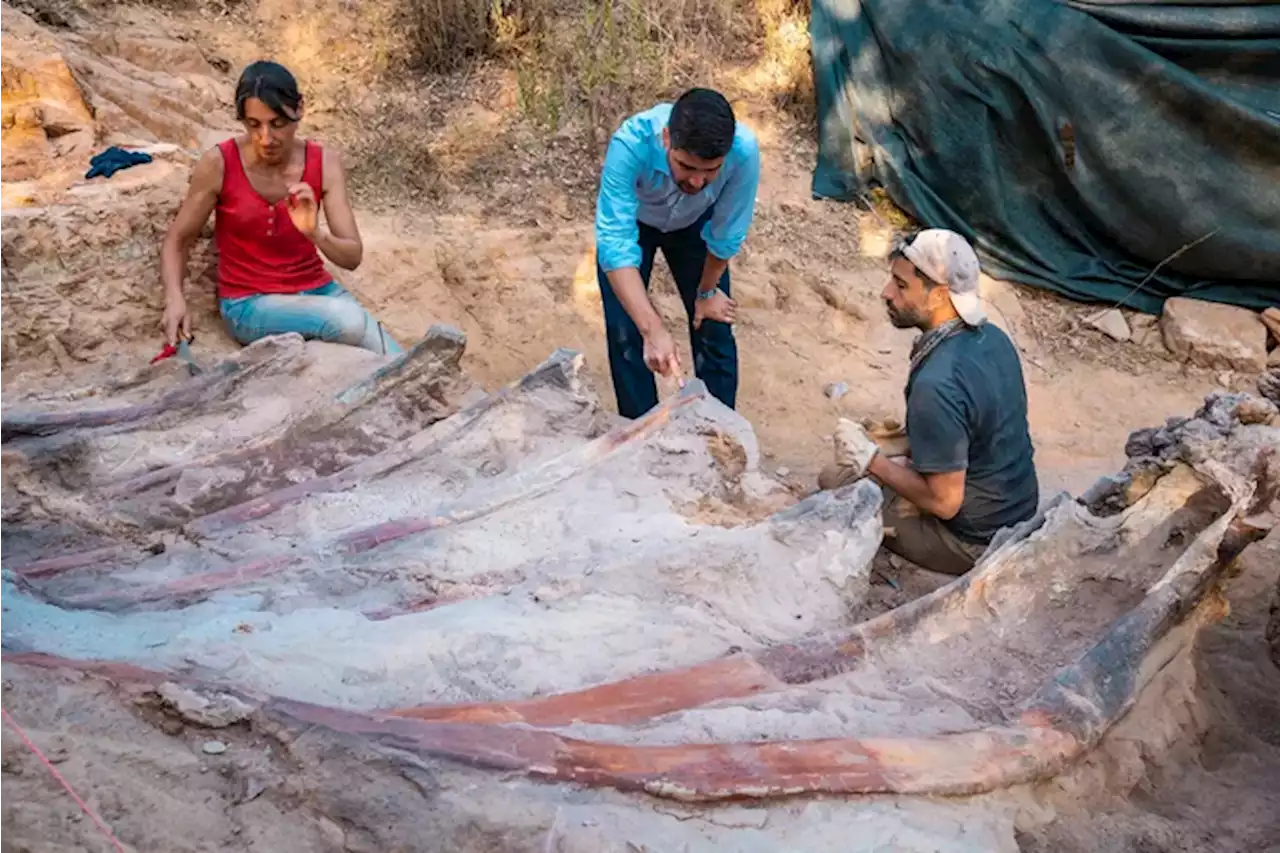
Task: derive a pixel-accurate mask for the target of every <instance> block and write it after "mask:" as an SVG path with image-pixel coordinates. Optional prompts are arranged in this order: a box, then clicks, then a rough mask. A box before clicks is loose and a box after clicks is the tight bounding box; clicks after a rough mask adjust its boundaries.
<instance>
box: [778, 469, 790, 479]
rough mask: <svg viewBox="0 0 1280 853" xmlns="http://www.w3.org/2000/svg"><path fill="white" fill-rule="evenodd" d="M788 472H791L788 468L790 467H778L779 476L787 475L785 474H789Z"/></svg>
mask: <svg viewBox="0 0 1280 853" xmlns="http://www.w3.org/2000/svg"><path fill="white" fill-rule="evenodd" d="M790 474H791V469H790V468H779V469H778V476H779V477H787V476H789V475H790Z"/></svg>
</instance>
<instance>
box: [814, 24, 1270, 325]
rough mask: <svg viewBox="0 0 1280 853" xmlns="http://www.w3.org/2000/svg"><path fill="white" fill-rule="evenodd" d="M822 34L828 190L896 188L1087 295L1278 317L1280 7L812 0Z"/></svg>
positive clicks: (1039, 279)
mask: <svg viewBox="0 0 1280 853" xmlns="http://www.w3.org/2000/svg"><path fill="white" fill-rule="evenodd" d="M810 34H811V36H812V44H813V70H814V81H815V84H816V88H817V96H818V110H819V134H820V136H819V152H818V165H817V169H816V170H815V172H814V179H813V193H814V195H815V196H817V197H820V198H833V199H840V200H846V201H848V200H852V199H855V198H858V197H859V196H860V195H861V194H863V193H864V192H865V190H866V189H867V188H868V187H869V186H873V185H880V186H883V187H884V188H885V190H886V191H887V192H888V193H889V195H890V196H891V197H892V198H893V200H894V201H895V202H897V203H898V204H899V205H900V206H901V207H903V208H904V209H905V210H906V211H907V212H909V213H910V214H912V215H913V216H914V217H915V218H917V219H918V220H920V221H921V222H922V223H924V224H925V225H928V226H934V227H945V228H951V229H953V230H955V231H958V232H960V233H962V234H964V235H965V236H966V237H968V238H969V239H970V240H971V241H972V242H973V243H974V245H975V247H976V248H977V249H978V252H979V254H980V256H981V258H982V261H983V266H984V268H986V270H987V271H988V272H989V273H991V274H992V275H994V276H996V277H998V278H1006V279H1010V280H1013V281H1019V282H1022V283H1025V284H1030V285H1033V286H1037V287H1045V288H1049V289H1051V290H1056V291H1058V292H1060V293H1063V294H1065V295H1067V296H1070V297H1072V298H1075V299H1079V300H1082V301H1089V302H1106V303H1112V304H1114V303H1121V302H1123V303H1124V304H1126V305H1128V306H1130V307H1133V308H1136V309H1139V310H1142V311H1147V312H1150V313H1155V312H1158V311H1159V310H1160V306H1161V304H1162V302H1163V300H1164V299H1165V298H1166V297H1170V296H1179V295H1182V296H1193V297H1196V298H1200V299H1208V300H1213V301H1218V302H1229V303H1234V304H1238V305H1244V306H1247V307H1250V308H1263V307H1266V306H1268V305H1277V304H1280V4H1274V3H1255V4H1234V3H1232V4H1227V3H1214V2H1212V0H1202V2H1198V3H1180V2H1168V3H1124V4H1121V3H1110V2H1095V3H1080V2H1057V0H813V14H812V17H811V23H810ZM1171 256H1172V257H1171ZM1157 268H1158V271H1156V273H1155V275H1151V273H1152V271H1153V270H1157ZM1144 280H1146V281H1145V283H1143V282H1144ZM1140 284H1141V285H1142V286H1141V287H1140V288H1139V285H1140ZM1135 289H1136V290H1135Z"/></svg>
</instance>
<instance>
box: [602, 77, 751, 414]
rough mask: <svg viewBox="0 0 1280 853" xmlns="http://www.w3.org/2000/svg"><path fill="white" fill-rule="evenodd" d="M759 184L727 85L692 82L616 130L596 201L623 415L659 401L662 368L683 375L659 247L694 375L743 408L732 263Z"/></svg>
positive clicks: (612, 363) (608, 327) (608, 328)
mask: <svg viewBox="0 0 1280 853" xmlns="http://www.w3.org/2000/svg"><path fill="white" fill-rule="evenodd" d="M759 183H760V149H759V146H758V144H757V142H756V138H755V135H754V134H753V133H752V132H751V130H750V129H749V128H746V127H743V126H741V125H739V124H738V123H737V121H736V120H735V118H734V115H733V109H732V108H731V107H730V106H729V102H728V101H726V100H725V99H724V96H723V95H721V94H720V93H718V92H713V91H711V90H709V89H691V90H690V91H688V92H686V93H685V94H683V95H682V96H680V99H679V100H677V101H676V102H675V104H659V105H658V106H656V107H654V108H653V109H650V110H647V111H645V112H642V113H639V114H637V115H634V116H632V117H631V118H629V119H627V120H626V121H625V122H623V124H622V127H620V128H619V129H618V131H617V132H616V133H614V135H613V139H612V140H611V141H610V143H609V150H608V152H607V153H606V154H605V160H604V171H603V174H602V175H601V180H600V194H599V197H598V199H597V202H596V277H597V279H598V280H599V284H600V291H601V295H602V296H603V299H604V321H605V333H606V335H607V337H608V342H609V369H610V372H611V373H612V375H613V387H614V392H615V393H616V394H617V398H618V413H619V414H621V415H622V416H623V417H627V418H637V417H640V416H641V415H643V414H644V413H645V412H647V411H648V410H649V409H651V408H653V407H654V406H655V405H657V403H658V390H657V386H656V384H655V383H654V379H653V373H654V372H655V371H656V372H658V373H661V374H663V375H664V376H672V375H676V376H678V375H680V374H681V367H680V359H679V356H678V355H677V354H676V345H675V340H674V339H673V338H672V337H671V333H670V332H668V331H667V329H666V328H665V327H664V326H663V323H662V318H661V317H659V316H658V312H657V311H656V310H654V307H653V303H651V302H650V301H649V295H648V290H649V277H650V275H651V274H652V272H653V261H654V257H655V256H656V255H657V252H658V250H659V249H661V250H662V255H663V257H664V258H666V260H667V266H668V267H669V268H670V269H671V275H672V278H674V279H675V281H676V286H677V287H678V288H679V290H680V296H681V297H682V299H683V300H684V307H685V312H686V313H687V315H688V318H689V334H690V338H691V343H692V345H693V365H694V371H695V374H696V375H697V377H698V378H699V379H701V380H702V381H703V382H705V383H706V385H707V390H708V391H710V392H711V394H712V395H713V396H714V397H715V398H716V399H718V400H720V402H722V403H724V404H725V405H726V406H728V407H729V408H733V407H734V405H735V403H736V400H737V394H738V346H737V343H736V342H735V341H734V337H733V325H732V324H733V321H734V315H735V311H736V306H735V305H734V303H733V299H732V298H731V290H730V285H729V259H730V258H732V257H733V256H734V255H735V254H737V253H738V250H739V249H740V248H741V247H742V242H743V240H745V239H746V236H747V230H748V229H749V228H750V227H751V216H752V213H753V212H754V210H755V201H756V188H757V187H758V186H759Z"/></svg>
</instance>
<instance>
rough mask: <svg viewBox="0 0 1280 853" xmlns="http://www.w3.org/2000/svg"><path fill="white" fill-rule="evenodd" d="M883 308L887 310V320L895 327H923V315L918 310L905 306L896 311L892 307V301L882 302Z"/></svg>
mask: <svg viewBox="0 0 1280 853" xmlns="http://www.w3.org/2000/svg"><path fill="white" fill-rule="evenodd" d="M884 307H885V310H886V311H887V312H889V322H890V323H892V324H893V326H894V328H895V329H923V328H924V317H923V316H922V315H921V314H920V312H919V311H916V310H915V309H913V308H905V309H903V310H902V311H898V310H897V309H896V308H894V307H893V304H892V303H889V302H886V303H885V304H884Z"/></svg>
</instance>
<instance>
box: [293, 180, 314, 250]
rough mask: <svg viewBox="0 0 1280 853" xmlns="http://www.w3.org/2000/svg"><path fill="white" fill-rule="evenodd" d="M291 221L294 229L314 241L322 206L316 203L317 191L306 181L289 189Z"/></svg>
mask: <svg viewBox="0 0 1280 853" xmlns="http://www.w3.org/2000/svg"><path fill="white" fill-rule="evenodd" d="M288 204H289V219H291V220H293V227H294V228H297V229H298V231H299V232H301V234H302V235H303V236H304V237H306V238H307V239H309V240H314V239H315V236H316V228H317V226H318V225H319V220H320V205H319V204H318V203H317V202H316V194H315V191H314V190H312V189H311V185H310V184H308V183H306V182H305V181H299V182H298V183H296V184H293V185H292V186H291V187H289V202H288Z"/></svg>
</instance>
